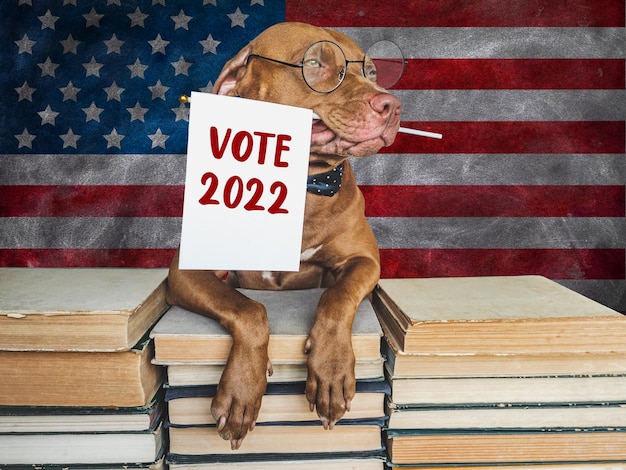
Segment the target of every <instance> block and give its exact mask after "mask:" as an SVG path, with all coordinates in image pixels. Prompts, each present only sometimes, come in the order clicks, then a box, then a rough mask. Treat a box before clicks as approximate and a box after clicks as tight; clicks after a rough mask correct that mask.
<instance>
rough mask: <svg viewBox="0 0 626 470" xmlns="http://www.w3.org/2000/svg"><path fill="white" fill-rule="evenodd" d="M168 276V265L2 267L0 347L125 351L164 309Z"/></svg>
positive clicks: (21, 349) (44, 349)
mask: <svg viewBox="0 0 626 470" xmlns="http://www.w3.org/2000/svg"><path fill="white" fill-rule="evenodd" d="M166 277H167V270H166V269H126V268H0V350H4V351H118V350H129V349H130V348H132V347H133V346H134V345H135V344H136V343H137V342H138V341H139V340H140V339H141V338H142V337H143V336H144V335H145V334H146V332H147V331H148V329H149V328H150V327H151V326H152V325H154V323H155V322H156V321H157V320H158V319H159V318H160V317H161V315H162V314H163V313H164V312H165V310H166V309H167V307H168V306H167V304H166V303H165V283H164V280H165V278H166Z"/></svg>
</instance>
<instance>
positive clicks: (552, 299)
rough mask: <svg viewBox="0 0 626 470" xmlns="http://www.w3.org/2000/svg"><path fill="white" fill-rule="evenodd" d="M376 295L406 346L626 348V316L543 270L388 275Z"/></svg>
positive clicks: (392, 332) (504, 350)
mask: <svg viewBox="0 0 626 470" xmlns="http://www.w3.org/2000/svg"><path fill="white" fill-rule="evenodd" d="M373 295H374V298H375V299H374V304H375V306H376V308H377V312H378V315H379V318H380V321H381V323H382V324H383V328H384V329H385V333H386V334H388V335H389V336H392V337H393V338H394V340H395V341H396V343H397V344H398V346H399V348H400V350H401V351H403V352H413V353H428V354H513V353H518V354H531V353H543V352H553V351H560V352H572V353H582V352H614V351H626V342H624V341H623V338H624V336H625V335H626V316H624V315H621V314H620V313H619V312H616V311H615V310H612V309H610V308H608V307H605V306H604V305H601V304H599V303H598V302H595V301H593V300H591V299H588V298H587V297H584V296H582V295H580V294H578V293H576V292H574V291H572V290H570V289H567V288H565V287H563V286H561V285H559V284H558V283H556V282H554V281H551V280H549V279H547V278H545V277H542V276H495V277H467V278H432V279H381V280H380V281H379V284H378V286H377V288H376V289H375V290H374V294H373Z"/></svg>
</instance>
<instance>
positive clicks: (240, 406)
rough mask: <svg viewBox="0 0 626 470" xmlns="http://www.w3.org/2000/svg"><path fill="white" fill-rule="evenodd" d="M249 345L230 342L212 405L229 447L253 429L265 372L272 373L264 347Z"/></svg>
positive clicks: (264, 383) (264, 384) (237, 442)
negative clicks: (256, 347)
mask: <svg viewBox="0 0 626 470" xmlns="http://www.w3.org/2000/svg"><path fill="white" fill-rule="evenodd" d="M248 349H249V348H245V347H241V346H236V345H234V344H233V348H232V349H231V353H230V356H229V358H228V363H227V364H226V367H225V369H224V372H223V373H222V377H221V379H220V383H219V385H218V387H217V393H216V394H215V398H214V399H213V403H212V405H211V414H212V415H213V418H214V419H215V421H216V423H217V431H218V432H219V434H220V436H221V437H222V438H223V439H226V440H228V441H230V446H231V449H232V450H237V449H239V447H241V444H242V442H243V439H244V438H245V437H246V435H247V434H248V432H249V431H252V429H254V426H255V424H256V420H257V417H258V415H259V410H260V408H261V400H262V398H263V394H264V393H265V388H266V386H267V375H266V374H267V373H269V374H270V375H271V373H272V369H271V363H270V361H269V359H268V355H267V349H265V350H264V351H262V350H261V351H259V350H256V351H250V350H248Z"/></svg>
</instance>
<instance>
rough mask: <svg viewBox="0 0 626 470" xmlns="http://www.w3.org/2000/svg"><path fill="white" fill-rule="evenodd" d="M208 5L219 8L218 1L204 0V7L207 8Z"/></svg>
mask: <svg viewBox="0 0 626 470" xmlns="http://www.w3.org/2000/svg"><path fill="white" fill-rule="evenodd" d="M206 5H213V6H214V7H216V6H217V0H204V1H203V2H202V6H206Z"/></svg>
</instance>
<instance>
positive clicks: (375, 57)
mask: <svg viewBox="0 0 626 470" xmlns="http://www.w3.org/2000/svg"><path fill="white" fill-rule="evenodd" d="M355 62H359V63H361V66H362V73H363V76H364V77H366V78H368V79H370V80H372V81H373V82H376V83H377V84H378V85H380V86H381V87H383V88H391V87H392V86H393V85H394V84H395V83H396V82H397V81H398V80H399V79H400V76H401V75H402V72H403V71H404V64H405V61H404V57H403V55H402V51H401V50H400V48H399V47H398V45H397V44H396V43H394V42H391V41H378V42H376V43H375V44H373V45H372V46H371V47H370V48H369V49H368V51H367V54H366V56H365V58H364V59H363V60H362V61H355ZM347 63H348V61H347V60H346V56H345V54H344V52H343V50H342V49H341V47H339V45H337V44H335V43H334V42H331V41H319V42H316V43H315V44H313V45H312V46H311V47H309V48H308V49H307V51H306V52H305V54H304V58H303V60H302V66H303V67H302V75H303V77H304V80H305V81H306V83H307V84H308V85H309V86H310V87H311V88H312V89H313V90H315V91H317V92H320V93H329V92H331V91H333V90H334V89H336V88H337V87H338V86H339V85H341V82H342V81H343V79H344V76H345V74H346V67H347Z"/></svg>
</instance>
